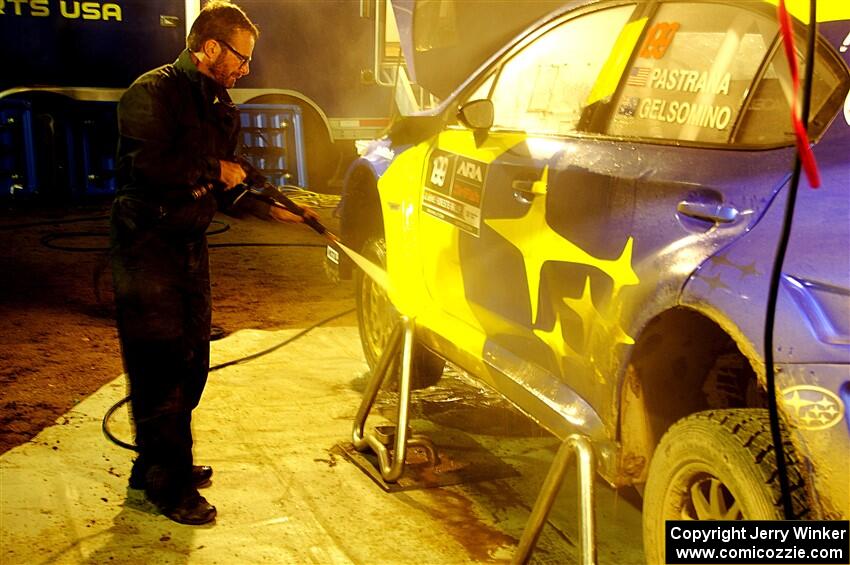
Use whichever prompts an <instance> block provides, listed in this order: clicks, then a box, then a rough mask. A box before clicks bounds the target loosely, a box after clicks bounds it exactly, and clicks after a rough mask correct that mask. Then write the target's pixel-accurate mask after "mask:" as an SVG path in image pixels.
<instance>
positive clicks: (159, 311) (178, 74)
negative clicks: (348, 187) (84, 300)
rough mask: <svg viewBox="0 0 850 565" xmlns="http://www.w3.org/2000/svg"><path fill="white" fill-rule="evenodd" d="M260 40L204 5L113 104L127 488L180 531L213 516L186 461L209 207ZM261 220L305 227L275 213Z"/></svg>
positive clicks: (204, 304)
mask: <svg viewBox="0 0 850 565" xmlns="http://www.w3.org/2000/svg"><path fill="white" fill-rule="evenodd" d="M258 35H259V32H258V30H257V27H256V26H255V25H254V24H253V23H252V22H251V20H250V19H248V17H247V16H246V15H245V13H244V12H243V11H242V10H241V9H240V8H239V7H238V6H236V5H234V4H230V3H227V2H224V1H219V0H216V1H213V2H210V3H208V4H207V5H206V7H205V8H204V9H203V10H202V11H201V13H200V15H199V16H198V18H197V20H196V21H195V22H194V24H193V25H192V28H191V31H190V32H189V36H188V38H187V40H186V44H187V49H186V50H184V51H183V53H181V54H180V56H179V58H178V59H177V61H175V62H174V63H173V64H171V65H165V66H164V67H160V68H158V69H154V70H152V71H150V72H148V73H145V74H144V75H142V76H141V77H139V78H138V79H137V80H136V81H135V82H134V83H133V84H132V86H131V87H130V88H129V89H128V90H127V91H126V93H125V94H124V95H123V96H122V97H121V101H120V103H119V105H118V123H119V133H120V140H119V146H118V181H119V187H120V188H119V189H118V192H117V196H116V199H115V202H114V204H113V208H112V225H111V228H112V229H111V231H112V257H113V259H112V263H113V265H112V267H113V279H114V285H115V302H116V311H117V321H118V334H119V339H120V342H121V351H122V356H123V360H124V367H125V369H126V372H127V375H128V377H129V384H130V400H131V410H132V414H133V418H134V421H135V426H136V445H137V447H138V450H139V456H138V458H137V459H136V461H135V462H134V464H133V469H132V472H131V475H130V487H131V488H144V489H145V491H146V494H147V496H148V498H149V499H150V500H151V501H152V502H154V503H155V504H156V505H157V506H158V507H159V508H160V509H161V510H162V511H163V513H164V514H166V515H167V516H168V517H169V518H171V519H172V520H175V521H177V522H180V523H184V524H205V523H208V522H211V521H212V520H213V519H215V515H216V509H215V506H213V505H211V504H210V503H208V502H207V501H206V499H205V498H204V497H203V496H201V495H200V494H199V493H198V490H197V488H198V487H199V486H203V485H204V484H205V483H208V482H209V479H210V477H211V475H212V469H211V468H210V467H206V466H197V465H194V464H193V460H192V430H191V420H192V410H193V409H194V408H195V407H196V406H197V405H198V402H199V400H200V398H201V393H202V391H203V389H204V385H205V383H206V380H207V371H208V369H209V339H210V319H211V311H212V308H211V302H210V278H209V262H208V251H207V242H206V236H205V231H206V229H207V227H208V226H209V225H210V222H211V221H212V218H213V215H214V214H215V212H216V209H217V207H218V203H217V198H219V197H221V196H223V195H224V194H223V193H225V192H226V191H228V190H230V189H232V188H234V187H235V186H237V185H238V184H240V183H242V182H243V181H245V178H246V171H245V170H244V169H243V167H242V166H241V165H240V164H239V163H238V162H237V159H236V157H235V150H236V143H237V136H238V133H239V115H238V110H237V109H236V107H235V106H234V105H233V103H232V101H231V99H230V96H229V95H228V92H227V89H228V88H231V87H232V86H233V85H234V84H235V83H236V81H237V80H238V79H239V78H241V77H243V76H245V75H247V74H248V72H249V70H250V63H251V56H252V54H253V51H254V43H255V42H256V40H257V37H258ZM254 212H256V210H254ZM263 212H264V213H265V214H266V215H267V216H268V217H270V218H273V219H275V220H279V221H288V222H300V221H302V219H301V218H300V217H299V216H296V215H294V214H290V213H289V212H286V211H285V210H282V209H279V208H269V207H268V206H266V208H265V209H264V210H263ZM308 213H309V215H313V216H315V214H314V213H313V212H312V211H308Z"/></svg>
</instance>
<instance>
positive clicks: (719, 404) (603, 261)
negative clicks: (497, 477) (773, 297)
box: [341, 0, 850, 563]
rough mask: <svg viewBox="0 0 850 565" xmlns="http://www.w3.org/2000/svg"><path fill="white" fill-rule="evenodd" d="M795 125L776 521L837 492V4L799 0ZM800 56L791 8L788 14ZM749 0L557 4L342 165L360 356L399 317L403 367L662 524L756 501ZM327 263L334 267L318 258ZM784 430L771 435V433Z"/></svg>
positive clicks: (764, 448) (760, 49) (770, 126)
mask: <svg viewBox="0 0 850 565" xmlns="http://www.w3.org/2000/svg"><path fill="white" fill-rule="evenodd" d="M820 4H821V5H822V6H824V8H823V9H822V10H821V11H820V12H819V17H818V20H819V24H818V28H817V29H818V36H817V42H816V50H815V52H814V53H813V61H814V66H813V77H814V78H813V80H812V88H811V113H810V121H809V128H808V134H809V138H810V140H811V142H812V144H813V147H814V155H815V157H816V160H817V164H818V166H819V173H820V177H821V180H822V187H821V188H820V189H818V190H812V189H810V188H809V186H808V181H807V180H806V177H803V179H802V181H801V188H800V192H799V194H798V198H797V201H796V203H795V205H796V216H795V218H796V219H795V221H794V224H793V231H792V235H791V239H790V245H789V248H788V253H787V257H786V259H785V262H784V268H783V271H782V275H781V286H780V294H779V299H778V305H777V307H776V329H775V344H776V346H775V358H776V375H777V376H776V383H777V395H778V398H779V404H780V408H781V415H782V419H783V422H784V426H785V429H786V430H787V433H788V434H789V438H790V440H792V441H791V442H789V444H788V445H787V449H786V456H787V458H788V461H789V473H790V474H789V479H790V484H791V490H792V497H793V501H794V512H795V517H797V518H839V517H843V519H847V517H848V508H850V483H848V481H847V469H848V468H850V435H849V434H848V419H850V418H848V408H847V403H848V400H850V99H848V86H849V85H850V73H848V56H850V54H848V51H847V46H848V44H850V35H848V34H850V14H848V12H850V10H848V8H847V6H846V5H844V3H842V2H834V3H828V2H821V3H820ZM794 25H795V33H796V34H797V35H796V39H797V42H796V45H797V49H798V57H799V62H800V64H801V65H804V64H805V62H806V57H805V56H804V55H805V54H804V53H803V51H805V41H804V39H805V34H806V26H805V25H803V24H802V23H801V22H800V21H798V20H795V24H794ZM792 87H793V81H792V77H791V72H790V70H789V63H788V61H787V59H786V55H785V54H784V52H783V46H782V44H781V38H780V33H779V25H778V22H777V15H776V7H775V2H774V3H772V4H771V3H770V2H732V1H725V2H724V1H710V2H709V1H700V0H685V1H679V0H676V1H672V0H671V1H663V0H662V1H658V2H628V1H619V0H617V1H597V2H571V3H567V4H566V5H565V6H563V7H561V8H559V9H558V10H557V11H555V12H554V13H551V14H549V15H547V16H546V17H544V18H543V19H541V20H539V21H538V22H537V23H536V24H534V25H532V26H531V27H529V28H528V29H526V30H525V31H524V32H523V33H521V34H520V35H519V36H518V37H517V38H516V39H515V40H514V41H512V42H511V43H510V44H508V45H507V46H506V47H504V48H503V49H502V50H500V51H499V52H497V53H496V54H495V55H494V56H492V57H491V58H490V59H489V60H488V61H487V62H485V63H484V64H483V65H482V66H481V67H480V69H478V70H477V71H476V72H474V73H473V74H472V75H471V76H470V77H469V78H468V79H467V80H466V81H465V82H463V84H462V85H461V86H459V87H458V88H457V89H456V90H455V91H454V92H453V93H452V94H451V95H450V96H448V97H447V98H446V99H445V101H444V102H443V103H442V104H441V105H440V106H439V107H437V108H436V109H435V110H433V111H431V112H427V113H424V114H422V115H418V116H415V117H411V118H408V119H405V120H402V121H401V122H400V123H399V124H397V126H396V127H395V128H394V129H393V131H391V132H390V134H389V135H388V136H387V137H385V138H383V139H381V140H377V141H374V142H372V143H371V144H370V145H369V147H368V149H367V150H366V151H365V152H364V155H363V156H362V158H361V159H359V160H358V161H357V162H355V163H354V165H353V166H352V168H351V169H350V170H349V173H348V175H347V181H346V186H345V190H344V195H343V204H342V208H341V210H342V228H343V237H344V240H345V242H346V243H347V245H348V246H350V247H352V248H354V249H356V250H359V251H360V252H361V253H362V254H363V255H365V256H366V257H367V258H369V259H370V260H372V261H374V262H376V263H378V264H380V265H382V266H384V267H385V268H386V271H387V274H388V279H389V287H388V290H387V291H384V290H383V289H382V288H381V287H379V286H378V285H376V284H375V283H374V281H372V280H371V279H370V278H369V277H368V276H364V275H363V274H362V273H360V272H359V271H357V272H355V279H356V287H357V295H356V296H357V306H358V313H359V324H360V333H361V338H362V342H363V346H364V351H365V356H366V358H367V360H368V361H369V363H370V364H371V365H373V366H374V364H375V363H376V362H377V360H378V358H379V357H380V354H381V351H382V348H383V345H384V343H385V341H386V339H387V336H388V334H389V331H390V329H391V327H392V324H393V322H394V320H395V319H396V317H397V316H398V314H399V313H402V314H405V315H407V316H410V317H413V318H415V322H416V328H417V329H416V331H417V333H416V336H417V349H416V352H415V358H414V373H415V378H416V379H417V381H418V384H419V385H420V386H425V385H429V384H433V383H434V382H435V381H436V380H437V379H438V378H439V376H440V373H441V372H442V370H443V365H444V361H445V360H448V361H450V362H451V363H453V364H455V365H457V366H459V367H461V368H463V369H464V370H465V371H467V372H468V373H470V374H471V375H473V376H475V377H476V378H478V379H480V380H481V381H483V382H485V383H487V384H489V385H491V386H492V387H494V388H496V389H497V390H499V391H500V392H501V393H502V394H504V395H505V396H506V397H507V398H508V399H510V400H511V401H512V402H513V403H514V404H516V405H517V406H518V407H519V408H520V409H521V410H523V411H524V412H526V413H527V414H528V415H530V416H531V417H533V418H534V419H535V420H537V421H538V422H539V423H540V424H541V425H543V426H544V427H546V428H547V429H548V430H550V431H551V432H553V433H554V434H556V435H557V436H559V437H566V436H567V435H568V434H570V433H573V432H575V431H577V430H578V431H580V432H582V433H584V434H586V435H587V436H588V437H590V438H591V439H592V440H593V442H594V445H595V446H596V449H597V450H598V451H599V453H600V455H601V457H600V458H599V461H600V464H599V465H600V468H599V472H600V474H601V475H602V476H603V477H604V478H605V479H607V480H608V481H609V482H610V483H611V484H612V485H615V486H623V485H635V486H636V487H638V488H639V489H640V490H641V491H642V492H643V493H644V509H643V512H644V524H645V527H644V532H645V534H644V547H645V551H646V555H647V559H648V560H649V561H650V562H653V563H654V562H660V561H662V560H663V543H664V538H663V532H664V528H663V521H664V520H665V519H674V518H675V519H682V518H694V519H712V518H714V519H740V518H747V519H779V518H782V517H783V513H782V508H781V505H780V502H779V484H778V479H777V476H776V473H775V470H776V461H775V456H774V451H773V445H772V443H771V435H770V432H769V429H768V424H767V422H768V415H767V410H766V408H765V407H766V404H767V401H766V392H765V363H764V355H763V345H762V344H763V336H764V323H765V315H766V304H767V293H768V281H769V277H770V274H771V269H772V265H773V261H774V256H775V250H776V242H777V240H778V237H779V233H780V230H781V227H782V223H783V217H784V215H783V214H784V210H785V207H786V205H787V202H786V201H787V197H788V192H789V190H788V186H789V182H790V179H791V177H792V171H793V169H794V162H795V136H794V130H793V127H792V122H791V111H790V108H791V100H792ZM343 266H344V265H343ZM792 444H793V445H792Z"/></svg>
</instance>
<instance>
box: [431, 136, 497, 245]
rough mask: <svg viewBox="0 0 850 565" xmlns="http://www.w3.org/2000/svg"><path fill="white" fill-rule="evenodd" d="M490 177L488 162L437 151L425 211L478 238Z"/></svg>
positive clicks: (434, 156) (433, 158) (432, 157)
mask: <svg viewBox="0 0 850 565" xmlns="http://www.w3.org/2000/svg"><path fill="white" fill-rule="evenodd" d="M486 176H487V165H486V164H485V163H482V162H481V161H476V160H474V159H467V158H466V157H461V156H460V155H455V154H452V153H447V152H445V151H440V150H435V151H434V152H433V153H432V154H431V159H430V163H429V166H428V172H427V174H426V177H425V190H424V191H423V192H422V209H423V210H424V211H425V212H426V213H428V214H430V215H432V216H434V217H436V218H439V219H441V220H443V221H445V222H448V223H450V224H453V225H454V226H456V227H458V228H459V229H461V230H463V231H465V232H467V233H469V234H472V235H474V236H476V237H477V236H478V234H479V233H480V231H481V200H482V196H483V195H484V180H485V178H486Z"/></svg>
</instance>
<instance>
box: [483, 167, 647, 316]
mask: <svg viewBox="0 0 850 565" xmlns="http://www.w3.org/2000/svg"><path fill="white" fill-rule="evenodd" d="M548 173H549V168H548V167H546V168H545V169H544V170H543V175H542V177H541V179H540V181H538V183H539V184H541V185H545V183H546V181H547V179H548ZM535 184H537V183H535ZM539 190H540V192H544V190H542V187H541V188H540V189H539ZM546 198H547V196H546V195H545V194H539V193H538V194H537V195H536V196H534V199H533V200H532V202H531V205H530V207H529V209H528V213H527V214H526V215H525V216H523V217H521V218H512V219H506V220H486V223H487V225H489V226H490V227H491V228H493V230H495V231H496V233H498V234H499V235H501V236H502V237H504V238H505V239H506V240H508V241H509V242H511V243H512V244H513V245H514V246H515V247H516V248H517V249H519V251H520V253H522V258H523V261H524V262H525V275H526V280H527V281H528V290H529V298H530V300H531V320H532V323H534V322H536V321H537V312H538V308H539V304H538V301H539V296H540V294H539V293H540V272H541V269H542V268H543V264H544V263H546V262H547V261H560V262H563V263H576V264H579V265H588V266H591V267H595V268H597V269H599V270H600V271H602V272H603V273H605V274H606V275H608V276H609V277H610V278H611V280H612V281H613V282H614V288H613V295H616V294H617V292H618V291H619V290H620V289H621V288H622V287H624V286H628V285H635V284H638V282H639V279H638V277H637V275H636V274H635V272H634V270H633V269H632V246H633V243H634V239H633V238H631V237H630V238H629V239H628V241H626V244H625V246H624V247H623V251H622V253H621V254H620V256H619V257H618V258H617V259H614V260H610V259H599V258H598V257H594V256H593V255H591V254H590V253H588V252H587V251H585V250H584V249H582V248H581V247H579V246H578V245H576V244H574V243H573V242H571V241H570V240H568V239H566V238H565V237H563V236H562V235H560V234H559V233H557V232H556V231H555V230H553V229H552V228H551V227H550V226H549V224H548V223H547V222H546Z"/></svg>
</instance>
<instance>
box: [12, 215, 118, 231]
mask: <svg viewBox="0 0 850 565" xmlns="http://www.w3.org/2000/svg"><path fill="white" fill-rule="evenodd" d="M108 219H109V216H88V217H85V218H67V219H64V220H41V221H38V222H29V223H26V224H12V225H9V226H0V231H7V230H19V229H24V228H35V227H39V226H54V225H59V224H73V223H76V222H93V221H96V220H108Z"/></svg>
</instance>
